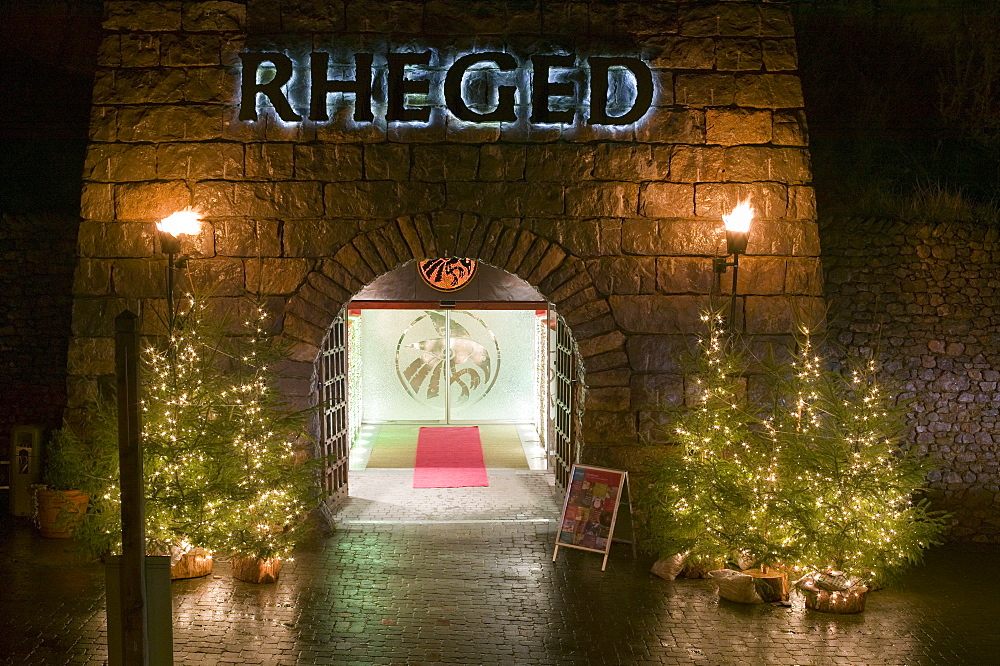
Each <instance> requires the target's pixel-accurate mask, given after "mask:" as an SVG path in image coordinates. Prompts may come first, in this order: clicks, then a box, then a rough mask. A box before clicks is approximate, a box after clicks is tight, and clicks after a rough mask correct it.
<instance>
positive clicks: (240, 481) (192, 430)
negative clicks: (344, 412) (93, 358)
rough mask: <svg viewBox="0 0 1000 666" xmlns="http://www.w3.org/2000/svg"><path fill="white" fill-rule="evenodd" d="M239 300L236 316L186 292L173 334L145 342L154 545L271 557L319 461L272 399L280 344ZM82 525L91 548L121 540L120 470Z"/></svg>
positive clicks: (285, 547)
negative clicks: (242, 310)
mask: <svg viewBox="0 0 1000 666" xmlns="http://www.w3.org/2000/svg"><path fill="white" fill-rule="evenodd" d="M246 309H247V311H248V313H247V315H246V316H245V317H243V318H241V321H239V322H237V324H236V325H233V324H232V323H231V321H230V318H229V317H219V316H217V315H214V314H212V312H211V311H210V309H209V305H208V303H207V302H206V301H204V300H202V299H198V298H194V297H190V296H189V297H188V298H187V299H186V301H185V302H184V303H183V304H182V306H181V308H180V312H179V313H178V315H177V317H176V319H174V320H173V321H172V322H171V324H172V325H171V327H170V334H169V336H168V338H167V339H166V340H164V341H163V342H162V344H160V345H159V346H157V345H156V344H149V345H147V346H146V347H145V348H144V350H143V354H142V387H143V397H142V418H143V431H142V437H143V468H144V474H145V488H146V507H145V508H146V538H147V552H149V553H150V554H154V553H163V554H167V553H170V554H173V555H175V556H176V555H178V554H179V553H183V552H186V551H188V550H190V549H192V548H205V549H208V550H211V551H216V552H221V553H229V554H233V555H238V556H241V557H250V558H261V559H269V558H274V557H282V556H286V555H287V554H288V553H289V552H290V551H291V548H292V546H293V545H294V541H295V537H296V530H297V528H298V527H299V525H300V524H301V522H302V519H303V518H304V514H305V511H306V510H307V506H308V501H309V496H310V494H311V492H312V487H313V483H312V480H313V469H314V468H313V467H312V465H311V464H309V463H308V462H307V461H305V460H304V458H305V456H304V455H299V454H297V452H298V451H300V450H301V448H302V446H301V445H302V444H304V442H305V441H306V439H307V435H306V429H305V418H304V415H303V414H301V413H299V412H298V411H296V410H294V409H293V408H291V407H290V406H289V405H287V404H285V403H283V402H281V401H280V400H278V399H276V397H275V393H274V392H273V391H272V387H273V384H274V381H275V379H276V374H275V370H274V368H275V366H276V365H277V364H278V363H279V362H280V361H281V360H282V359H284V358H286V356H287V354H286V352H285V350H284V348H283V347H282V346H281V345H280V344H279V342H278V341H277V340H276V338H275V337H274V336H273V335H269V334H268V333H267V332H266V330H265V323H266V318H267V315H266V312H265V310H264V308H263V307H262V306H261V305H260V304H259V303H249V302H248V306H247V308H246ZM89 422H90V423H91V425H101V426H102V427H104V428H105V429H111V431H112V437H111V438H112V439H113V437H114V431H115V429H116V427H117V424H116V423H114V421H113V420H109V419H101V420H95V419H89ZM92 434H93V435H98V433H92ZM100 436H101V437H103V439H108V437H106V436H103V435H100ZM85 534H86V536H87V542H88V546H89V550H91V551H92V553H93V554H99V553H100V552H102V551H103V552H116V551H117V550H118V549H119V548H120V523H119V505H118V493H117V484H116V480H115V479H113V478H111V479H108V482H107V484H106V489H105V492H104V493H102V494H101V496H100V504H99V506H95V510H94V511H92V512H91V514H90V516H89V520H88V524H87V526H86V528H85Z"/></svg>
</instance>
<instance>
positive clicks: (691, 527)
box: [646, 315, 793, 566]
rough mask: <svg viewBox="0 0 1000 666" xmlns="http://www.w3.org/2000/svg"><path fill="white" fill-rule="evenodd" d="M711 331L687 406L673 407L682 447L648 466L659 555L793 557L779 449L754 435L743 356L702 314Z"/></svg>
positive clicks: (764, 560) (692, 366)
mask: <svg viewBox="0 0 1000 666" xmlns="http://www.w3.org/2000/svg"><path fill="white" fill-rule="evenodd" d="M702 320H703V321H704V322H706V324H707V325H708V326H709V333H708V336H707V337H705V338H703V339H702V340H700V341H699V345H698V346H699V353H698V354H697V355H696V356H694V357H693V358H691V359H690V360H689V363H688V365H689V377H690V381H689V384H693V386H690V387H689V390H688V391H687V402H688V403H689V406H688V407H686V408H682V409H680V410H676V411H674V413H673V414H672V421H673V423H674V427H673V432H672V440H673V441H675V442H677V443H679V444H680V447H679V449H680V450H679V451H678V452H676V453H672V454H668V455H666V456H665V457H663V458H662V459H661V460H660V461H659V462H658V464H657V465H656V466H654V469H653V471H652V475H653V476H652V478H653V487H654V488H655V491H654V492H653V493H652V494H650V496H649V497H648V501H647V506H646V514H647V516H648V519H649V521H650V528H651V529H650V532H651V541H652V544H653V546H654V548H656V549H657V550H658V551H659V553H661V554H663V555H672V554H674V553H677V552H687V551H690V553H691V555H692V556H695V557H699V558H705V559H709V560H711V561H728V560H731V559H732V558H733V557H734V555H735V554H736V553H740V554H741V555H742V556H743V557H745V558H749V559H750V560H751V561H752V563H753V565H754V566H759V565H771V564H775V563H776V562H778V561H780V560H785V559H787V558H789V557H790V556H792V555H793V552H792V547H793V539H792V537H791V535H790V533H789V529H788V523H787V521H786V520H785V516H784V515H783V513H782V511H783V509H784V505H783V502H782V492H781V490H782V488H781V485H780V482H781V477H780V469H779V467H780V462H781V461H780V458H779V456H778V451H777V450H776V449H775V448H774V447H773V446H771V444H770V443H769V442H767V441H763V440H762V438H761V437H760V434H759V424H760V422H761V417H760V415H759V414H758V413H757V412H756V411H755V410H754V409H753V406H752V405H751V404H749V403H748V401H747V400H746V379H745V377H744V376H743V372H742V369H743V365H744V363H743V361H742V359H741V358H740V355H739V354H738V353H737V352H736V351H735V350H734V349H733V346H732V345H731V344H727V342H726V340H725V339H724V336H723V332H722V330H721V325H720V324H721V321H722V320H721V317H719V316H717V315H712V316H708V315H706V316H703V317H702Z"/></svg>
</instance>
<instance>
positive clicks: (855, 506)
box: [643, 317, 946, 584]
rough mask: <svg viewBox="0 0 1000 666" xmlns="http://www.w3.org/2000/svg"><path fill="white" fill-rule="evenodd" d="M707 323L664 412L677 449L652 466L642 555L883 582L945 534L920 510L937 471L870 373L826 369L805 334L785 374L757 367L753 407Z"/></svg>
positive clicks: (732, 350) (714, 324)
mask: <svg viewBox="0 0 1000 666" xmlns="http://www.w3.org/2000/svg"><path fill="white" fill-rule="evenodd" d="M704 319H705V321H706V322H708V324H709V335H708V336H707V338H705V339H704V340H703V341H701V342H700V345H699V351H700V353H699V355H698V357H697V358H695V359H694V360H693V361H692V364H691V366H690V369H689V373H690V375H689V376H691V377H693V378H694V389H693V390H691V391H689V392H688V402H689V405H688V406H687V407H685V408H682V409H680V410H674V411H673V412H672V414H671V416H672V423H673V433H672V441H674V442H676V443H678V444H679V446H678V447H676V448H678V449H679V451H678V452H677V453H676V454H675V455H671V454H668V455H665V456H663V457H661V458H660V459H659V460H658V461H657V463H656V464H655V465H654V466H653V469H652V476H651V479H652V482H651V485H650V488H649V490H648V491H647V494H646V497H645V498H644V502H643V503H644V508H645V510H646V514H647V517H648V520H649V528H650V532H651V537H650V540H649V544H648V545H649V546H650V547H651V549H653V550H655V551H656V552H657V553H658V554H659V555H661V556H669V555H673V554H675V553H678V552H690V553H691V554H692V555H694V556H700V557H707V558H709V559H711V560H714V561H727V560H732V559H736V558H739V559H741V560H749V561H750V562H751V563H752V565H754V566H757V565H777V564H783V565H786V566H790V567H793V568H799V569H811V570H815V569H827V568H834V569H837V570H840V571H845V572H847V573H849V574H851V575H854V576H858V577H861V578H863V579H865V580H868V581H869V582H877V583H879V584H886V583H890V582H892V580H893V578H894V576H895V575H896V574H898V573H899V572H901V571H902V570H903V569H904V568H905V567H906V566H908V565H910V564H913V563H915V562H917V561H918V560H919V558H920V555H921V552H922V551H923V549H925V548H927V547H928V546H929V545H932V544H934V543H937V542H938V540H939V539H940V536H941V534H942V533H943V531H944V529H945V525H946V516H944V515H943V514H941V513H933V512H931V511H929V509H928V506H927V503H926V502H924V501H921V500H919V499H915V495H917V494H919V489H920V487H921V486H922V485H923V483H924V481H925V478H926V474H927V472H928V471H930V469H931V467H932V461H931V460H930V459H929V458H927V457H926V456H922V455H920V454H919V453H918V452H917V451H914V450H913V449H912V448H911V447H910V445H909V444H908V443H907V442H905V440H904V439H903V437H902V432H903V428H904V420H903V419H904V416H905V406H904V405H900V404H897V402H896V401H895V400H894V399H893V398H892V396H891V395H890V394H889V393H887V392H885V391H884V390H883V388H882V387H881V386H880V383H879V381H878V379H877V376H876V368H875V366H874V365H872V364H870V363H869V364H863V365H859V366H857V367H854V368H852V370H853V371H852V372H848V373H842V372H838V371H835V370H832V369H830V368H828V367H826V366H824V364H823V360H822V359H821V358H819V357H818V356H817V355H816V354H815V352H814V350H813V346H812V341H811V339H810V338H809V336H808V334H804V335H803V337H802V339H801V340H800V341H799V347H798V351H796V353H795V354H793V356H792V358H791V361H790V362H788V363H774V362H772V363H769V364H765V368H766V370H765V373H766V377H767V379H768V385H769V387H770V389H771V396H770V399H769V401H768V402H769V405H766V407H767V409H755V408H754V407H753V406H752V404H751V401H750V400H748V399H747V395H746V391H745V388H744V386H743V384H742V381H743V380H742V377H743V376H745V374H746V369H747V364H746V363H744V362H743V360H742V359H741V357H740V355H739V353H738V352H737V350H736V347H737V345H738V342H737V341H736V340H734V339H730V340H725V339H724V338H723V334H722V332H721V331H720V329H719V321H720V319H719V318H718V317H705V318H704ZM762 402H763V401H762ZM762 407H764V405H762Z"/></svg>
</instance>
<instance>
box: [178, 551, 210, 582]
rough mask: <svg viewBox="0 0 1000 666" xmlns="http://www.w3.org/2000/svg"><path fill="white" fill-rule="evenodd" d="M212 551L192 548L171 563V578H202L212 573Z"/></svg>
mask: <svg viewBox="0 0 1000 666" xmlns="http://www.w3.org/2000/svg"><path fill="white" fill-rule="evenodd" d="M212 562H213V560H212V553H210V552H209V551H207V550H205V549H204V548H192V549H191V550H189V551H188V552H186V553H184V554H183V555H181V557H180V559H179V560H177V561H176V562H174V563H173V564H171V565H170V580H181V579H183V578H201V577H202V576H207V575H208V574H210V573H212Z"/></svg>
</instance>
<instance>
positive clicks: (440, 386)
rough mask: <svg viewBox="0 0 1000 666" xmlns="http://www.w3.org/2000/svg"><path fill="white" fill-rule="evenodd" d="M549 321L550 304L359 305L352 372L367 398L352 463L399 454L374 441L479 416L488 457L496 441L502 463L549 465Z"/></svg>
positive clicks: (354, 385)
mask: <svg viewBox="0 0 1000 666" xmlns="http://www.w3.org/2000/svg"><path fill="white" fill-rule="evenodd" d="M547 322H548V316H547V312H546V311H545V310H541V311H535V310H524V309H521V310H418V309H398V310H392V309H365V310H360V311H352V316H351V317H350V318H349V326H350V327H353V329H354V330H353V331H350V332H349V333H348V339H349V340H350V341H351V348H350V349H349V353H348V359H349V370H348V374H349V376H350V377H351V390H352V391H354V392H356V394H358V395H360V400H359V401H358V402H359V404H358V405H357V406H356V408H355V409H353V410H352V411H354V412H355V413H354V414H353V415H352V416H353V418H354V419H357V422H358V429H357V433H358V434H357V436H356V437H355V438H354V441H353V445H352V449H351V463H350V465H351V469H355V470H361V469H366V468H368V467H369V464H371V466H372V467H381V466H384V462H380V461H383V458H385V460H390V461H391V460H392V458H391V457H388V458H386V457H385V456H384V455H383V454H380V453H377V452H376V453H375V455H374V457H373V450H374V449H376V448H379V447H381V448H382V449H385V448H387V447H390V448H391V447H393V446H402V442H404V441H406V440H409V439H412V438H414V437H415V432H416V429H417V428H419V426H420V425H447V424H461V425H473V424H474V425H479V426H480V432H481V435H482V439H483V448H484V452H485V454H486V457H487V466H489V459H490V452H489V451H488V449H489V448H490V447H491V446H495V447H496V449H497V453H496V456H495V458H494V460H495V461H497V463H496V464H497V466H499V467H507V466H510V467H514V468H522V469H526V470H527V469H532V470H544V469H546V460H547V455H546V449H545V442H544V434H545V432H546V428H547V426H548V414H549V407H548V401H549V385H548V384H549V374H550V373H549V364H550V359H551V352H550V348H549V345H550V336H549V334H548V333H549V327H548V325H547ZM352 407H353V405H352ZM410 430H413V432H412V433H411V432H409V431H410ZM491 442H492V444H491ZM501 449H503V450H504V451H507V452H508V453H504V454H501V453H500V450H501ZM510 452H513V453H510ZM512 456H513V457H512ZM514 457H517V458H520V459H519V460H517V461H515V462H513V463H511V464H510V465H507V464H506V463H504V462H502V461H513V460H514ZM390 466H391V465H390Z"/></svg>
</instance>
